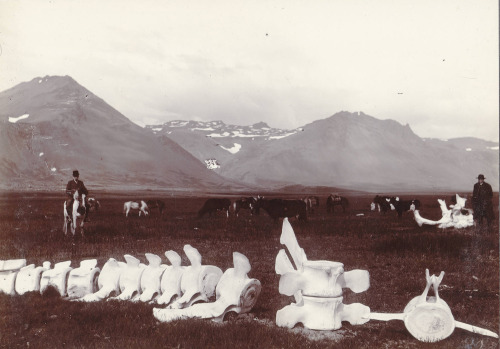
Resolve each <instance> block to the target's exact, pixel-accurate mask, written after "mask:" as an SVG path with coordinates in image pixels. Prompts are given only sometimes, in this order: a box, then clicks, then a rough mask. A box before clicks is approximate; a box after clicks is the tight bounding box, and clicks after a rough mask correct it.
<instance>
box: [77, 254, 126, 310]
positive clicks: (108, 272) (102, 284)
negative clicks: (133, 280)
mask: <svg viewBox="0 0 500 349" xmlns="http://www.w3.org/2000/svg"><path fill="white" fill-rule="evenodd" d="M125 268H126V264H125V263H123V262H118V261H117V260H116V259H114V258H110V259H108V261H107V262H106V263H105V264H104V266H103V267H102V271H101V273H100V274H99V280H98V287H99V291H97V292H95V293H93V294H88V295H86V296H84V297H83V298H81V299H80V300H81V301H83V302H97V301H100V300H103V299H105V298H108V297H109V296H110V295H111V294H113V293H114V294H119V293H120V275H121V273H122V272H123V270H125Z"/></svg>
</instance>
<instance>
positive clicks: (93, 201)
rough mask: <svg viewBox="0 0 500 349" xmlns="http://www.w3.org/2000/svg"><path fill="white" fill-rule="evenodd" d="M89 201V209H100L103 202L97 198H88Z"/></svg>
mask: <svg viewBox="0 0 500 349" xmlns="http://www.w3.org/2000/svg"><path fill="white" fill-rule="evenodd" d="M87 202H88V204H89V211H98V210H99V208H100V207H101V203H100V202H99V201H98V200H96V198H88V199H87Z"/></svg>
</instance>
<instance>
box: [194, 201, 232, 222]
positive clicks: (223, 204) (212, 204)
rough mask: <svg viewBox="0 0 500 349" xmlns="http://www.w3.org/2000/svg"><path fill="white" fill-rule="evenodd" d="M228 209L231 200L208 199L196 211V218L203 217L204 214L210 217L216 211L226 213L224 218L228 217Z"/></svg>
mask: <svg viewBox="0 0 500 349" xmlns="http://www.w3.org/2000/svg"><path fill="white" fill-rule="evenodd" d="M229 207H231V200H229V199H219V198H210V199H207V201H205V203H204V204H203V207H202V208H201V209H200V210H199V211H198V217H200V218H201V217H203V216H204V215H205V214H206V213H208V216H209V217H211V216H212V214H214V213H217V211H226V217H229Z"/></svg>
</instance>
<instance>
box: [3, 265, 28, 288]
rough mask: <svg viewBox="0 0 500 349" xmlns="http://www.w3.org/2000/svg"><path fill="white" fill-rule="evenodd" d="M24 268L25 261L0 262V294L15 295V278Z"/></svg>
mask: <svg viewBox="0 0 500 349" xmlns="http://www.w3.org/2000/svg"><path fill="white" fill-rule="evenodd" d="M25 266H26V259H8V260H1V261H0V293H5V294H8V295H15V294H16V290H15V284H16V276H17V274H18V273H19V271H20V270H21V268H23V267H25Z"/></svg>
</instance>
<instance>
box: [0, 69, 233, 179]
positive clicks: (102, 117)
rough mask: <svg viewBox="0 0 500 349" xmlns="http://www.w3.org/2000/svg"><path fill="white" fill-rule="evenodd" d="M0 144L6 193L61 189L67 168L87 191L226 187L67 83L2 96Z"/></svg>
mask: <svg viewBox="0 0 500 349" xmlns="http://www.w3.org/2000/svg"><path fill="white" fill-rule="evenodd" d="M0 139H1V141H0V146H1V149H2V150H0V176H1V177H2V185H3V186H4V187H10V188H22V187H24V186H26V185H32V186H33V187H42V188H45V187H46V188H53V187H54V186H56V187H58V188H60V187H61V186H64V185H65V183H66V181H68V180H69V179H71V172H72V170H73V169H79V171H80V174H81V176H82V180H84V181H85V182H86V183H89V187H91V186H97V187H105V188H107V187H117V188H118V187H124V188H130V187H137V188H171V189H191V188H193V189H206V188H212V189H213V188H219V187H224V186H225V182H226V181H225V180H224V179H223V178H221V177H220V176H219V175H217V174H216V173H214V172H212V171H209V170H207V168H206V167H205V166H204V165H203V164H202V163H200V162H199V161H198V160H196V159H195V158H194V157H193V156H192V155H191V154H189V153H188V152H187V151H186V150H184V149H183V148H182V147H180V146H179V145H178V144H176V143H175V142H173V141H172V140H170V139H167V138H165V139H159V138H157V137H152V136H151V133H150V132H148V131H147V130H145V129H143V128H141V127H139V126H137V125H136V124H134V123H132V122H131V121H130V120H129V119H127V118H126V117H125V116H123V115H122V114H120V113H119V112H118V111H117V110H115V109H114V108H112V107H111V106H109V105H108V104H107V103H106V102H104V101H103V100H102V99H100V98H99V97H97V96H95V95H94V94H92V93H91V92H90V91H88V90H87V89H85V88H84V87H82V86H81V85H79V84H78V83H77V82H76V81H74V80H73V79H72V78H71V77H68V76H65V77H44V78H35V79H33V80H32V81H30V82H25V83H21V84H19V85H17V86H15V87H13V88H11V89H9V90H6V91H4V92H2V93H0Z"/></svg>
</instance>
